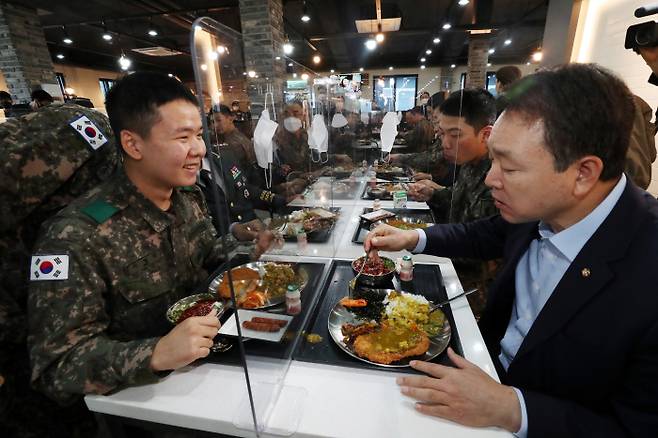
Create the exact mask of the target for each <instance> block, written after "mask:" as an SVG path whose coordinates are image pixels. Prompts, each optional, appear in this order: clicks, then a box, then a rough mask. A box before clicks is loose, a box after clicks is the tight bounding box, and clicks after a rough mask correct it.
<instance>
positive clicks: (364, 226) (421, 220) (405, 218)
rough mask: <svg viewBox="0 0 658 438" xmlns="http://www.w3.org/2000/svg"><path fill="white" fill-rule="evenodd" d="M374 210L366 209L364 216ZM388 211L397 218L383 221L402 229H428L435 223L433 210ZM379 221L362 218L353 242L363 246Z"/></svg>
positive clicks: (399, 209) (390, 209)
mask: <svg viewBox="0 0 658 438" xmlns="http://www.w3.org/2000/svg"><path fill="white" fill-rule="evenodd" d="M372 211H373V209H372V208H364V209H363V214H368V213H370V212H372ZM386 211H388V212H391V213H394V214H395V217H391V218H385V219H384V220H383V221H385V222H386V223H388V224H389V225H391V226H394V227H396V228H400V229H405V230H409V229H414V228H426V227H427V226H430V225H432V224H433V223H434V222H435V219H434V214H433V213H432V210H421V209H413V208H387V209H386ZM377 222H379V221H369V220H367V219H364V218H361V219H360V220H359V226H358V227H357V228H356V230H354V236H352V242H353V243H358V244H362V243H363V241H364V240H365V238H366V235H367V234H368V232H370V228H371V227H372V225H373V224H375V223H377Z"/></svg>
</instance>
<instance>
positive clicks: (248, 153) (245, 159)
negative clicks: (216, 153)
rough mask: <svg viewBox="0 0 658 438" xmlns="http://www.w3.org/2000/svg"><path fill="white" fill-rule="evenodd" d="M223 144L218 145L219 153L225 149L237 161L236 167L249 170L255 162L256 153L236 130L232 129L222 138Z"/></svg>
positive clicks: (245, 138) (244, 137)
mask: <svg viewBox="0 0 658 438" xmlns="http://www.w3.org/2000/svg"><path fill="white" fill-rule="evenodd" d="M222 137H223V141H224V143H223V144H222V145H220V153H221V152H222V151H223V150H224V149H226V150H228V151H230V153H231V154H232V155H233V157H235V159H237V160H238V165H239V166H240V167H241V168H242V169H251V168H253V166H254V163H255V162H256V152H255V151H254V145H253V144H252V143H251V140H249V139H248V138H247V137H246V136H245V135H244V134H243V133H241V132H240V131H239V130H238V129H234V130H232V131H231V132H229V133H228V134H224V135H223V136H222Z"/></svg>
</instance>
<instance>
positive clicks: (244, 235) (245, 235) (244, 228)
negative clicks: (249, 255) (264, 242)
mask: <svg viewBox="0 0 658 438" xmlns="http://www.w3.org/2000/svg"><path fill="white" fill-rule="evenodd" d="M264 228H265V226H264V225H263V223H262V222H261V221H260V220H258V219H254V220H252V221H249V222H245V223H235V224H233V227H232V229H231V233H233V237H235V238H236V239H238V240H239V241H240V242H246V241H248V240H254V239H255V238H256V237H258V232H259V231H261V230H263V229H264Z"/></svg>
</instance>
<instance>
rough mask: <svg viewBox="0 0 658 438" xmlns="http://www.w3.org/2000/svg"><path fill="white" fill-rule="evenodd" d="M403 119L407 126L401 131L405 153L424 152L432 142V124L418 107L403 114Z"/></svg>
mask: <svg viewBox="0 0 658 438" xmlns="http://www.w3.org/2000/svg"><path fill="white" fill-rule="evenodd" d="M404 121H405V122H406V126H407V127H408V128H409V130H408V131H406V132H403V133H402V134H400V135H401V137H402V138H404V139H405V140H406V148H405V149H404V152H405V153H416V152H425V151H427V149H428V148H429V146H430V145H431V144H432V140H433V138H434V131H433V130H432V125H431V124H430V122H429V121H428V120H427V119H426V118H425V114H424V112H423V110H422V108H420V107H414V108H412V109H410V110H409V111H407V112H406V113H405V115H404Z"/></svg>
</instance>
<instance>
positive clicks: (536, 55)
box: [532, 50, 544, 62]
mask: <svg viewBox="0 0 658 438" xmlns="http://www.w3.org/2000/svg"><path fill="white" fill-rule="evenodd" d="M543 58H544V54H543V53H542V52H541V50H537V51H536V52H535V53H533V54H532V60H533V61H535V62H540V61H541V60H542V59H543Z"/></svg>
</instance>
